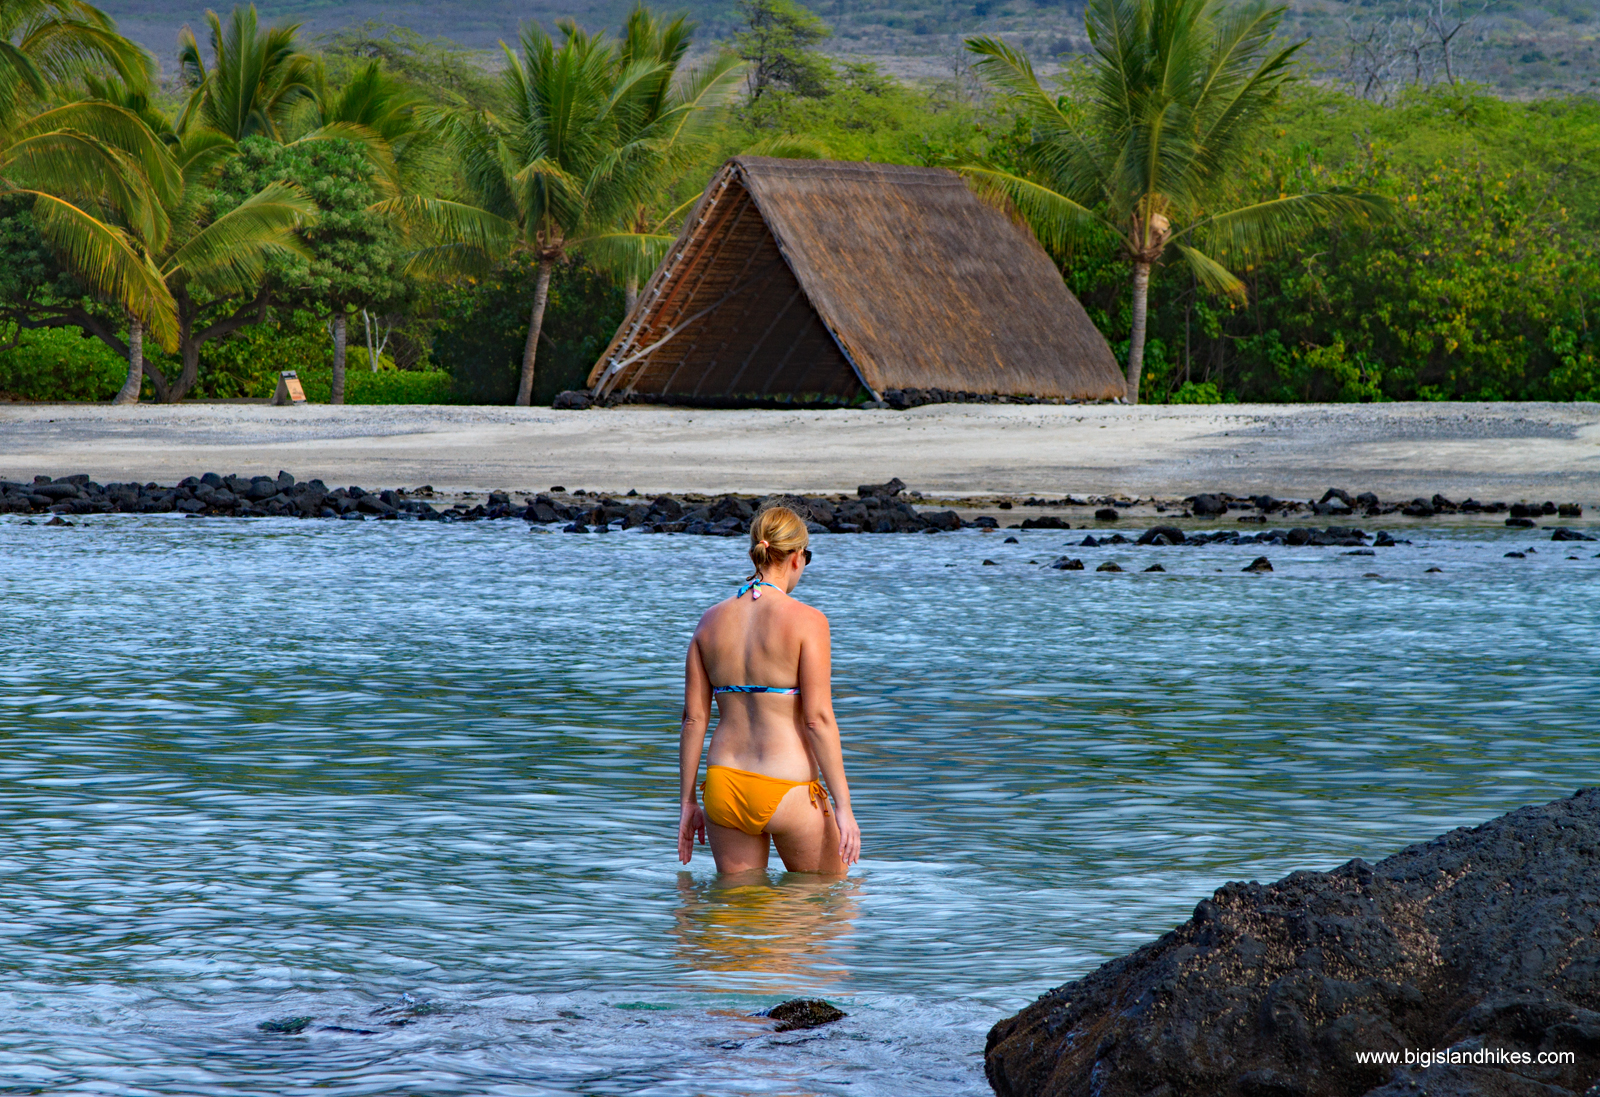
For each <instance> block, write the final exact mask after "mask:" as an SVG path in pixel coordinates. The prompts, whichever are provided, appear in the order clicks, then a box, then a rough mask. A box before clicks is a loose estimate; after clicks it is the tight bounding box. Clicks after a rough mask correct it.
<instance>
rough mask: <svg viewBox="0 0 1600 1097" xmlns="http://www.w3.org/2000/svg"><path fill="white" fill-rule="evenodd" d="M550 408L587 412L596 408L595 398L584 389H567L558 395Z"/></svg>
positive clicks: (551, 402)
mask: <svg viewBox="0 0 1600 1097" xmlns="http://www.w3.org/2000/svg"><path fill="white" fill-rule="evenodd" d="M550 406H551V407H552V408H556V409H558V410H561V411H585V410H587V409H588V408H592V407H594V397H593V396H592V395H591V394H589V393H587V392H584V391H583V390H582V389H567V390H565V391H564V392H558V393H556V398H555V399H554V400H552V401H550Z"/></svg>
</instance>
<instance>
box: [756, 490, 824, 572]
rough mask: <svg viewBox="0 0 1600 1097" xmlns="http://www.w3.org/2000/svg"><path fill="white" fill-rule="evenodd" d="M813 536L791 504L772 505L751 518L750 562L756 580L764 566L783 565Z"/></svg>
mask: <svg viewBox="0 0 1600 1097" xmlns="http://www.w3.org/2000/svg"><path fill="white" fill-rule="evenodd" d="M810 540H811V537H810V535H809V534H807V533H806V524H805V523H804V522H802V521H801V520H800V516H799V515H798V514H796V513H795V512H794V511H792V510H790V509H789V508H788V507H768V508H767V509H765V510H763V511H762V512H761V513H760V514H757V515H756V516H755V517H754V518H752V519H751V520H750V562H751V563H752V564H754V565H755V567H756V570H755V573H754V574H752V575H751V576H749V578H751V579H754V578H756V576H758V575H760V574H761V573H762V570H763V569H764V568H767V567H770V566H772V565H773V564H781V563H782V562H783V561H785V560H787V559H788V558H789V557H791V556H793V555H794V554H795V553H797V552H799V551H800V550H801V549H803V548H805V547H806V545H807V543H809V542H810Z"/></svg>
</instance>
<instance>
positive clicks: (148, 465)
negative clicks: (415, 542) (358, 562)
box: [0, 403, 1600, 507]
mask: <svg viewBox="0 0 1600 1097" xmlns="http://www.w3.org/2000/svg"><path fill="white" fill-rule="evenodd" d="M279 469H291V470H293V471H294V472H295V474H296V475H297V476H302V477H305V478H318V479H322V480H324V481H325V482H327V483H329V484H352V483H354V484H366V483H380V484H385V485H392V484H411V485H418V484H430V485H433V486H434V487H435V489H436V490H438V491H440V492H442V493H447V494H452V493H453V494H460V493H464V492H475V493H480V494H482V493H487V492H489V491H496V490H499V491H507V492H512V493H516V494H521V495H530V494H533V493H536V492H541V491H547V490H548V489H549V487H550V486H552V485H562V486H567V487H570V488H573V489H577V488H580V487H581V488H584V489H586V490H587V491H590V492H603V493H610V494H614V495H618V496H621V495H624V494H626V492H627V491H629V490H636V491H637V492H639V494H640V495H644V496H651V497H653V496H655V495H658V494H662V493H664V492H666V491H669V490H670V491H673V492H677V493H696V494H702V495H707V496H715V495H722V494H726V493H739V494H744V495H758V496H759V495H767V494H772V493H775V492H784V491H798V492H802V493H804V494H807V495H831V494H838V493H841V492H845V493H850V492H853V491H854V490H855V488H856V486H857V485H858V484H861V483H867V482H882V481H884V480H887V479H888V478H890V477H894V476H898V477H899V478H901V479H902V480H904V481H905V482H906V483H907V484H908V485H910V487H911V488H913V489H916V490H919V491H921V492H923V493H924V495H926V496H928V497H929V498H930V499H939V500H949V501H954V500H971V501H972V502H974V503H977V502H978V501H979V500H980V499H984V498H987V497H997V496H1002V495H1005V496H1017V497H1022V498H1026V497H1027V496H1029V495H1047V496H1053V497H1056V498H1060V497H1063V496H1065V495H1067V494H1069V493H1070V494H1078V495H1080V496H1083V497H1088V496H1102V497H1104V496H1122V497H1125V498H1130V499H1132V498H1138V499H1149V498H1158V499H1182V498H1184V497H1187V496H1190V495H1194V494H1197V493H1223V492H1227V493H1232V494H1233V495H1235V496H1239V497H1245V496H1249V495H1253V494H1261V493H1265V494H1270V495H1275V496H1278V497H1280V498H1288V499H1302V500H1304V499H1310V498H1315V497H1319V496H1321V495H1322V493H1323V492H1324V491H1325V490H1327V489H1328V488H1341V489H1344V490H1347V491H1349V492H1351V493H1361V492H1372V493H1375V494H1376V495H1378V496H1379V497H1380V498H1382V499H1385V500H1409V499H1412V498H1424V499H1428V498H1431V497H1432V496H1433V495H1435V494H1441V495H1444V496H1446V497H1449V498H1451V499H1463V498H1465V497H1467V496H1469V495H1470V496H1473V497H1475V498H1477V499H1480V500H1483V501H1485V502H1488V501H1491V500H1503V501H1505V502H1508V503H1515V502H1524V503H1526V502H1540V503H1542V502H1544V501H1545V500H1554V501H1556V502H1558V503H1560V502H1568V501H1576V502H1580V503H1582V504H1584V505H1585V506H1587V507H1594V506H1595V505H1596V504H1597V503H1600V405H1597V404H1532V403H1529V404H1350V405H1327V404H1321V405H1318V404H1296V405H1210V406H1184V407H1179V406H1170V405H1145V406H1140V407H1132V408H1130V407H1124V406H1119V405H981V404H943V405H925V406H923V407H919V408H914V409H911V410H907V411H893V410H888V409H852V410H825V411H823V410H807V411H772V410H759V411H756V410H737V411H729V410H705V409H685V408H660V407H647V406H623V407H618V408H611V409H598V410H590V411H555V410H552V409H548V408H505V407H456V406H444V405H439V406H432V405H394V406H381V405H379V406H340V407H334V406H329V405H305V406H301V407H287V408H278V407H272V406H267V405H250V404H177V405H148V404H143V405H135V406H133V407H124V408H114V407H110V406H108V405H99V404H28V405H0V479H6V480H12V481H24V482H25V481H28V480H31V479H32V477H33V476H34V475H37V474H49V475H52V476H62V475H67V474H72V473H85V474H87V475H89V476H91V477H92V478H93V479H95V480H96V481H99V482H101V483H109V482H114V481H117V482H126V481H137V482H140V483H144V482H152V481H153V482H160V483H169V484H170V483H176V482H177V481H178V480H180V479H182V478H183V477H186V476H190V475H199V474H200V473H201V472H205V471H215V472H217V473H219V474H221V475H227V474H229V473H232V472H240V473H243V474H245V475H252V474H263V473H264V474H267V475H271V474H273V473H275V472H276V471H277V470H279Z"/></svg>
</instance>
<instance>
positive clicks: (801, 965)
mask: <svg viewBox="0 0 1600 1097" xmlns="http://www.w3.org/2000/svg"><path fill="white" fill-rule="evenodd" d="M860 890H861V881H860V880H859V879H843V880H840V879H827V878H825V877H818V876H815V875H812V874H810V873H803V872H785V873H778V874H776V875H775V876H774V875H771V874H768V873H767V872H766V871H764V870H759V869H758V870H756V871H754V872H745V873H738V874H732V873H723V874H720V875H717V876H714V877H711V878H709V879H699V880H696V879H695V878H694V877H693V876H692V875H691V874H689V873H687V872H680V873H679V874H678V899H679V902H678V910H677V914H676V917H675V919H674V922H675V924H674V927H673V928H674V931H675V932H676V934H677V937H678V955H679V957H680V958H681V960H682V962H683V964H684V966H685V967H687V968H689V969H690V970H692V971H696V972H701V973H704V974H705V975H707V976H709V977H710V978H708V979H707V980H706V982H707V983H709V984H710V986H709V987H708V989H715V990H737V991H745V992H751V991H756V992H769V993H776V992H784V993H787V992H790V991H798V990H804V989H807V988H808V987H815V988H821V987H825V986H832V985H836V984H838V983H841V982H843V981H845V980H847V979H848V978H849V975H850V971H849V968H848V967H847V966H846V964H845V962H844V958H843V953H844V951H845V946H846V942H847V941H848V939H849V936H850V933H851V923H852V922H854V921H855V918H856V914H857V913H858V912H859V911H858V906H857V897H858V896H859V894H860Z"/></svg>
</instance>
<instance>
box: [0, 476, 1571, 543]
mask: <svg viewBox="0 0 1600 1097" xmlns="http://www.w3.org/2000/svg"><path fill="white" fill-rule="evenodd" d="M1341 494H1342V495H1348V493H1337V492H1336V493H1333V494H1330V495H1329V496H1328V497H1327V498H1326V499H1325V500H1323V501H1320V502H1319V501H1315V500H1313V501H1310V502H1308V503H1300V502H1297V501H1290V502H1284V501H1281V500H1278V499H1274V498H1272V497H1270V496H1259V497H1253V498H1251V499H1240V498H1237V497H1234V496H1231V495H1227V494H1225V493H1223V494H1216V495H1212V494H1202V495H1199V496H1191V497H1189V498H1187V499H1183V500H1167V501H1162V500H1155V499H1150V500H1142V501H1141V500H1137V499H1129V498H1127V497H1123V496H1098V497H1097V496H1088V497H1084V496H1078V495H1067V496H1065V497H1063V498H1060V499H1045V498H1037V497H1033V496H1030V497H1028V498H1026V499H1012V498H1006V497H995V498H993V499H990V500H988V501H987V502H986V503H985V505H984V508H982V509H993V510H996V511H998V512H999V516H998V517H997V516H996V515H994V514H976V515H973V514H971V511H972V510H974V509H979V508H977V507H976V506H975V503H976V502H979V501H974V500H961V501H959V503H960V505H961V507H962V509H963V510H965V511H967V512H968V513H967V515H963V514H962V513H960V512H958V511H957V510H956V509H953V508H952V507H949V506H944V507H941V506H938V505H936V504H935V505H928V504H926V503H924V502H923V500H922V497H921V495H920V493H917V492H910V491H907V490H906V486H905V484H904V483H902V482H901V481H900V480H899V479H893V480H890V481H888V482H887V483H884V484H863V485H861V486H860V487H859V488H857V489H856V493H855V494H854V495H843V494H835V495H797V494H776V495H764V496H757V495H737V494H724V495H718V496H706V495H696V494H686V495H672V494H662V495H656V496H641V495H639V494H638V493H637V492H634V491H630V492H628V493H627V494H626V495H607V494H598V493H596V494H591V493H589V492H586V491H583V490H581V489H579V490H575V491H571V492H569V491H567V489H566V488H563V487H552V488H551V489H550V490H549V491H548V492H537V493H526V492H517V493H512V492H506V491H493V492H488V493H484V494H482V495H477V494H474V493H464V495H463V497H462V498H459V499H456V500H455V501H453V502H446V501H444V500H443V498H442V497H441V495H440V494H439V493H436V492H435V491H434V490H433V488H432V487H430V486H423V487H418V488H411V489H407V488H385V489H382V490H371V491H369V490H367V489H364V488H362V487H360V486H359V485H354V484H352V485H349V486H346V487H332V488H330V487H329V486H328V485H327V484H325V483H323V481H321V480H297V479H296V478H295V477H294V476H293V475H291V474H290V473H287V472H281V471H280V472H279V473H278V474H277V475H276V476H264V475H257V476H239V475H237V474H235V475H228V476H222V475H219V474H217V473H214V472H208V473H205V474H204V475H201V476H190V477H187V478H185V479H183V480H181V481H179V482H178V483H176V484H170V485H163V484H157V483H145V484H139V483H116V482H113V483H106V484H101V483H97V482H96V481H94V480H92V479H90V477H89V476H87V475H83V474H79V475H72V476H62V477H50V476H35V477H34V478H33V479H32V480H31V481H30V482H26V483H23V482H16V481H3V480H0V514H8V513H9V514H50V515H54V516H56V517H60V518H62V519H63V520H66V519H69V518H71V517H72V516H75V515H93V514H162V513H179V514H193V515H199V516H203V517H236V518H261V517H280V518H281V517H289V518H331V519H347V520H353V519H391V520H399V519H410V520H418V521H445V522H457V521H479V520H501V519H519V520H522V521H526V522H530V523H536V524H540V525H551V524H559V525H560V526H561V528H562V529H563V530H565V531H566V532H570V533H590V532H605V531H607V530H610V529H639V530H641V531H642V532H645V533H687V534H694V535H709V536H736V535H739V534H744V533H748V532H749V529H750V519H751V518H752V517H753V516H754V514H755V513H756V511H758V510H759V509H761V508H762V507H764V506H767V505H770V504H772V503H783V504H784V505H787V506H789V507H792V508H793V509H794V510H795V511H796V512H797V513H798V514H799V515H800V516H801V517H802V518H804V519H805V520H806V522H807V525H808V526H809V527H810V529H811V530H812V532H815V533H821V532H829V533H939V532H947V531H953V530H958V529H965V528H977V529H1000V528H1002V526H1003V528H1006V529H1023V530H1031V529H1038V530H1070V529H1073V528H1075V527H1074V525H1073V522H1074V521H1076V522H1077V523H1078V525H1077V527H1076V528H1080V529H1086V530H1092V531H1094V532H1091V533H1089V534H1088V536H1087V537H1085V539H1084V540H1083V541H1082V542H1081V544H1082V545H1084V546H1086V547H1092V546H1095V545H1098V544H1112V545H1120V544H1128V543H1134V544H1139V545H1190V546H1194V545H1208V544H1220V543H1226V544H1246V543H1249V544H1271V545H1288V546H1301V545H1311V546H1343V547H1356V548H1360V547H1363V546H1367V545H1371V546H1372V547H1376V548H1382V547H1386V546H1389V545H1393V544H1404V543H1407V542H1405V541H1403V540H1395V539H1392V538H1391V535H1390V534H1389V533H1388V532H1386V531H1383V530H1380V531H1379V532H1378V533H1377V534H1376V536H1375V537H1374V535H1372V534H1369V533H1367V532H1366V531H1364V530H1362V529H1360V528H1358V527H1355V526H1327V527H1325V528H1322V529H1318V528H1315V527H1305V526H1292V527H1289V528H1284V529H1270V530H1261V531H1260V532H1247V531H1246V529H1239V530H1221V531H1216V530H1213V531H1206V532H1197V531H1188V532H1186V531H1184V530H1182V529H1180V528H1178V527H1176V526H1171V525H1162V524H1157V525H1155V526H1152V527H1151V528H1149V529H1147V530H1145V531H1143V532H1142V533H1138V532H1136V531H1130V533H1132V534H1133V535H1132V536H1125V535H1124V534H1122V533H1120V532H1111V531H1113V530H1115V529H1117V528H1118V527H1119V525H1120V524H1121V523H1123V522H1125V521H1128V520H1129V517H1130V516H1131V514H1132V511H1130V509H1129V508H1131V507H1133V506H1135V505H1136V504H1138V505H1140V506H1141V507H1142V508H1143V509H1145V510H1146V511H1153V512H1154V516H1159V515H1163V514H1165V515H1170V518H1171V519H1172V520H1176V519H1188V518H1202V519H1208V520H1212V521H1216V520H1219V519H1222V518H1224V517H1226V516H1227V515H1228V514H1229V513H1230V512H1232V511H1235V510H1247V513H1245V514H1244V515H1243V516H1241V517H1239V518H1238V521H1239V522H1240V523H1242V524H1244V525H1245V526H1246V527H1248V525H1249V524H1250V523H1257V524H1264V523H1266V522H1267V521H1268V520H1269V517H1288V516H1291V515H1297V514H1300V513H1309V514H1312V515H1339V516H1348V515H1352V514H1354V513H1355V507H1354V506H1344V505H1343V504H1344V502H1345V500H1343V499H1339V498H1338V495H1341ZM1330 500H1331V502H1330ZM1350 501H1351V502H1352V503H1353V504H1356V505H1360V506H1364V508H1365V509H1364V510H1363V513H1364V514H1365V515H1368V516H1373V517H1380V516H1387V515H1392V514H1395V513H1403V514H1404V516H1405V517H1407V518H1418V517H1435V516H1439V515H1450V514H1489V515H1494V516H1498V514H1500V513H1505V512H1509V513H1510V514H1511V515H1512V517H1510V518H1508V519H1506V524H1507V525H1515V526H1519V527H1530V528H1531V527H1534V526H1536V525H1538V524H1539V522H1540V521H1541V520H1544V519H1546V518H1547V517H1550V516H1555V517H1557V518H1562V517H1581V516H1582V514H1583V508H1582V506H1580V505H1579V504H1576V503H1569V504H1562V505H1560V506H1557V505H1556V504H1555V503H1544V504H1524V503H1517V504H1510V505H1508V504H1505V503H1491V504H1479V503H1474V502H1473V501H1472V500H1470V499H1469V500H1466V501H1464V502H1463V503H1461V504H1455V503H1450V502H1449V501H1448V500H1443V499H1442V498H1441V497H1438V496H1436V497H1435V498H1434V500H1433V503H1434V504H1439V505H1438V506H1433V505H1431V504H1430V506H1429V508H1428V512H1427V513H1426V514H1421V513H1418V511H1419V510H1420V506H1419V503H1420V501H1418V503H1413V504H1400V503H1379V502H1377V501H1376V497H1372V498H1371V500H1370V501H1369V500H1368V498H1367V497H1366V496H1362V497H1352V499H1351V500H1350ZM919 504H921V505H919ZM1017 508H1058V509H1060V508H1082V509H1083V510H1086V511H1089V512H1090V513H1085V514H1082V516H1081V517H1079V516H1078V515H1077V514H1073V515H1069V517H1071V518H1072V519H1073V520H1072V521H1069V520H1068V518H1067V517H1063V516H1062V515H1061V514H1047V513H1040V514H1036V515H1034V516H1029V517H1021V518H1020V521H1010V520H1009V519H1013V518H1018V517H1019V516H1018V515H1017V514H1015V513H1014V512H1015V511H1016V510H1017ZM1008 512H1013V513H1008ZM1167 520H1168V519H1161V518H1158V522H1163V521H1167ZM1543 528H1545V529H1550V530H1553V534H1552V539H1553V540H1558V541H1559V540H1574V541H1576V540H1594V539H1595V538H1594V537H1593V535H1592V534H1588V533H1585V532H1583V531H1581V530H1574V529H1571V528H1569V527H1567V526H1565V525H1557V526H1552V525H1545V526H1544V527H1543Z"/></svg>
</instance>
